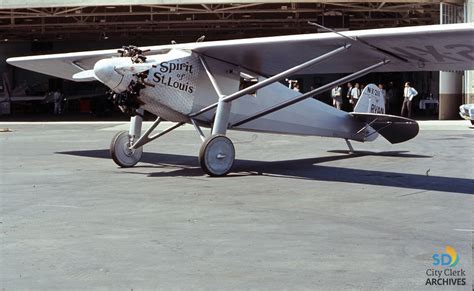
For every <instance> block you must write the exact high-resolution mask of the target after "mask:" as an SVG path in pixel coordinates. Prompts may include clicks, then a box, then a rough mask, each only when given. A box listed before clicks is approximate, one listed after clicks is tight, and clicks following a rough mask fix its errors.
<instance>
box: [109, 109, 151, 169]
mask: <svg viewBox="0 0 474 291" xmlns="http://www.w3.org/2000/svg"><path fill="white" fill-rule="evenodd" d="M144 112H145V111H144V110H143V109H142V108H139V109H137V110H136V112H135V116H132V117H131V118H130V129H129V130H128V131H120V132H118V133H117V134H116V135H115V136H114V138H113V139H112V142H111V143H110V155H111V156H112V159H113V160H114V162H115V163H116V164H117V165H118V166H120V167H122V168H130V167H133V166H135V165H136V164H137V163H138V162H139V161H140V159H141V157H142V154H143V147H142V146H140V147H132V145H133V144H134V143H135V142H136V141H137V140H138V138H140V135H141V131H142V123H143V114H144Z"/></svg>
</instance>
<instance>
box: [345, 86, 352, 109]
mask: <svg viewBox="0 0 474 291" xmlns="http://www.w3.org/2000/svg"><path fill="white" fill-rule="evenodd" d="M352 88H353V87H352V83H347V94H346V97H347V99H349V103H351V104H352V101H351V100H352V99H351V92H352Z"/></svg>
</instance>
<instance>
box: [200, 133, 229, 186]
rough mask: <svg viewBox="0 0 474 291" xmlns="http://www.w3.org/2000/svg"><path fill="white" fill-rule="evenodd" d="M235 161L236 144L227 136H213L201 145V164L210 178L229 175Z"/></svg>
mask: <svg viewBox="0 0 474 291" xmlns="http://www.w3.org/2000/svg"><path fill="white" fill-rule="evenodd" d="M234 160H235V149H234V144H233V143H232V141H231V140H230V139H229V138H227V137H226V136H225V135H222V134H216V135H212V136H210V137H209V138H207V139H206V140H205V141H204V142H203V143H202V145H201V150H200V151H199V164H200V165H201V168H202V170H203V171H204V172H205V173H206V174H208V175H209V176H213V177H221V176H225V175H227V173H229V171H230V170H231V168H232V165H233V164H234Z"/></svg>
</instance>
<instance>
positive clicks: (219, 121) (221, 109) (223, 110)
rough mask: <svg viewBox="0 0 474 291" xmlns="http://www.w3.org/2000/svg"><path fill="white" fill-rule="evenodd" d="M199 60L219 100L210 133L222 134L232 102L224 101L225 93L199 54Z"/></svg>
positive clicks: (227, 123) (227, 121)
mask: <svg viewBox="0 0 474 291" xmlns="http://www.w3.org/2000/svg"><path fill="white" fill-rule="evenodd" d="M199 60H200V61H201V63H202V66H203V67H204V70H205V71H206V73H207V76H208V77H209V80H210V81H211V84H212V86H213V87H214V90H215V91H216V93H217V95H218V96H219V102H217V111H216V118H215V119H214V125H213V126H212V133H211V134H224V135H225V133H226V131H227V127H228V126H229V116H230V109H231V107H232V103H225V102H224V97H225V95H224V94H223V93H222V91H221V89H220V88H219V84H217V81H216V79H215V78H214V75H213V74H212V72H211V70H209V67H208V65H207V63H206V61H205V60H204V59H203V58H202V57H201V56H200V57H199Z"/></svg>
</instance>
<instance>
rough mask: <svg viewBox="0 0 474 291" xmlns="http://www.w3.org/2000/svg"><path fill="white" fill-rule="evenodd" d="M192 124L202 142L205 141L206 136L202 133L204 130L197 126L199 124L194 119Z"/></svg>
mask: <svg viewBox="0 0 474 291" xmlns="http://www.w3.org/2000/svg"><path fill="white" fill-rule="evenodd" d="M191 123H192V124H193V126H194V129H195V130H196V132H197V133H198V134H199V137H200V138H201V140H202V141H205V140H206V136H205V135H204V132H202V130H201V128H200V127H199V125H198V124H197V122H196V121H195V120H194V119H192V118H191Z"/></svg>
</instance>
